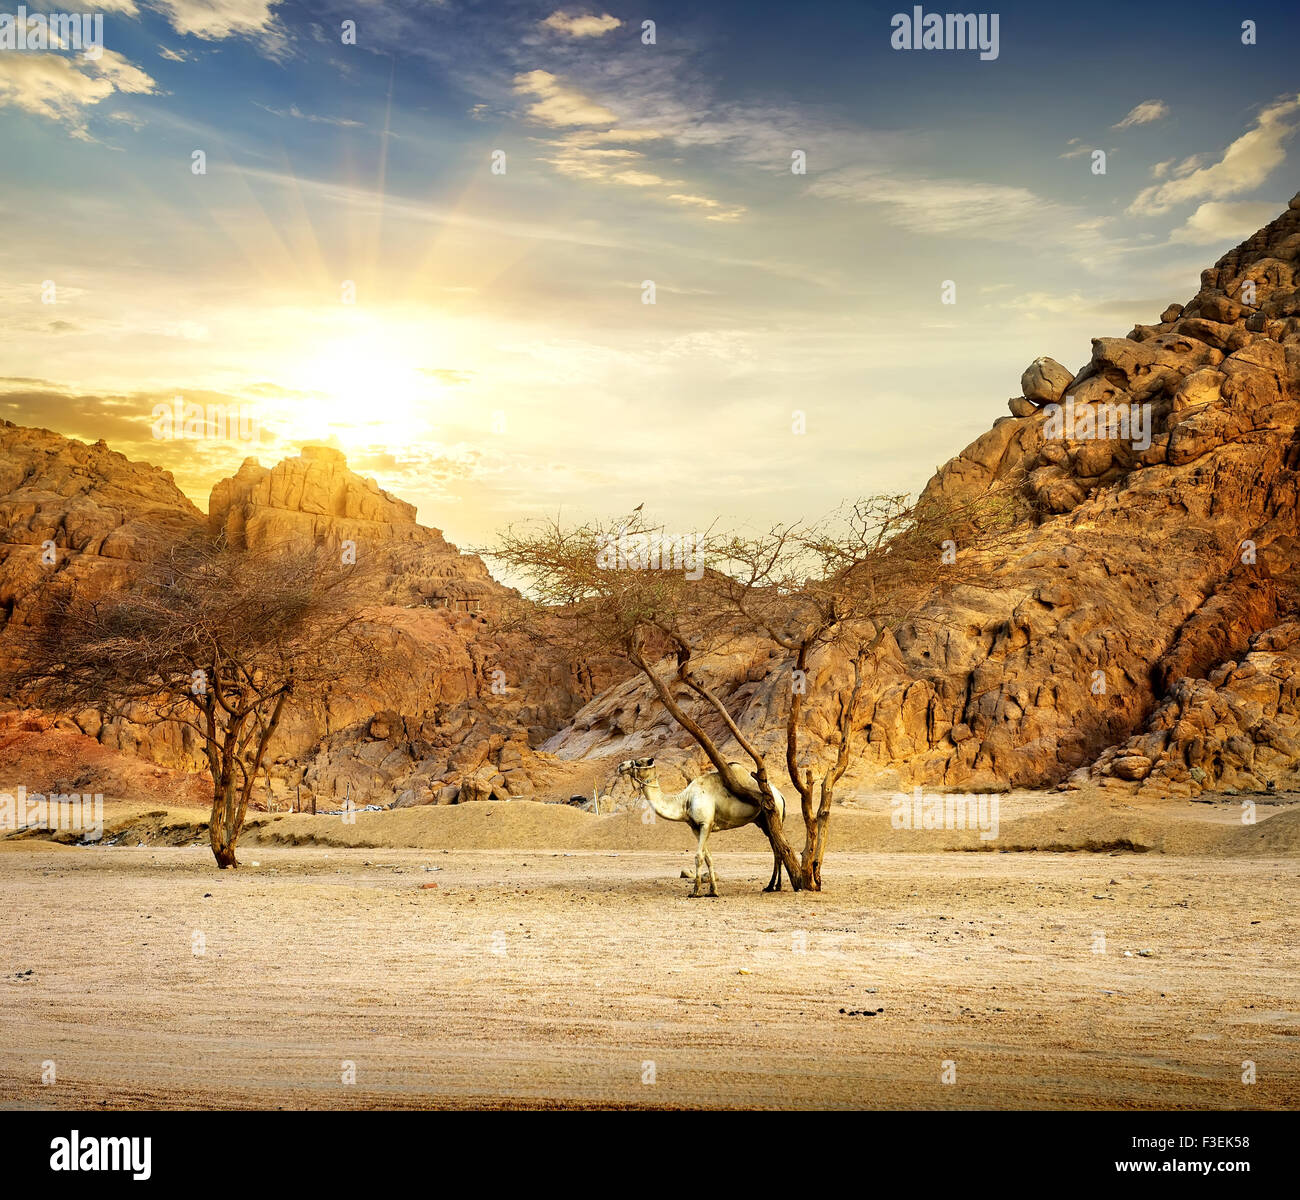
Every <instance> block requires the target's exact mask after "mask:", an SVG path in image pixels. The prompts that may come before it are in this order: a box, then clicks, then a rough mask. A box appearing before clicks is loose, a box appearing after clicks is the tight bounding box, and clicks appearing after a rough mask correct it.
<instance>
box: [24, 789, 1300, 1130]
mask: <svg viewBox="0 0 1300 1200" xmlns="http://www.w3.org/2000/svg"><path fill="white" fill-rule="evenodd" d="M1004 804H1006V805H1007V806H1008V807H1007V808H1004V812H1007V811H1011V813H1012V816H1011V817H1010V818H1009V819H1008V820H1006V821H1004V828H1003V836H1002V838H1001V839H1000V841H999V843H998V844H999V845H1000V846H1002V847H1006V846H1009V845H1015V844H1022V845H1025V846H1029V845H1035V844H1044V845H1045V844H1049V843H1051V842H1053V841H1055V843H1056V844H1057V845H1058V849H1057V850H1056V851H1054V852H1053V851H1048V850H1042V849H1038V850H1025V851H1024V852H1019V853H1014V852H1013V853H1008V852H997V851H993V852H985V853H977V852H963V851H960V850H949V851H943V850H942V849H938V848H937V847H938V846H941V845H944V844H960V843H963V842H964V840H965V839H966V838H967V837H968V836H969V835H965V834H950V835H945V834H936V833H930V834H926V833H923V832H918V833H901V832H897V831H893V830H890V828H889V823H888V812H887V807H886V806H884V804H883V801H882V800H881V799H880V798H878V797H877V798H867V799H865V800H863V801H860V802H859V804H857V805H855V806H852V807H849V808H846V809H845V811H843V812H842V813H841V812H837V813H836V817H835V822H834V823H833V824H832V846H831V852H830V854H829V856H828V858H827V863H826V869H825V879H826V891H824V892H823V893H821V894H818V895H810V894H800V895H796V894H792V893H790V892H785V893H782V894H780V895H764V894H762V893H761V892H760V890H759V889H760V888H761V887H762V885H763V883H764V882H765V881H766V879H767V876H768V873H769V869H770V861H771V860H770V857H769V855H768V852H767V851H766V849H765V846H764V843H763V841H762V839H761V837H760V835H758V834H757V833H756V832H755V831H754V830H752V829H747V830H741V831H736V832H734V833H731V834H724V835H718V836H717V837H716V839H715V843H714V845H715V858H716V860H717V864H718V872H719V876H720V880H721V890H722V896H721V897H720V898H719V899H713V900H710V899H699V900H691V899H688V898H687V897H686V892H687V890H688V887H689V884H688V883H687V882H686V881H685V880H683V879H681V878H680V877H679V876H680V872H681V869H682V868H683V867H685V866H687V865H689V863H690V861H691V854H690V849H691V839H690V835H689V832H688V831H687V830H686V829H685V828H684V827H682V826H670V825H667V824H665V823H663V822H660V823H658V824H651V825H647V824H644V823H642V821H641V820H640V818H639V816H638V815H637V814H635V813H633V814H616V815H611V816H602V817H597V816H594V815H592V814H590V813H584V812H581V811H578V810H576V809H571V808H566V807H560V806H546V805H537V804H477V805H465V806H457V807H453V808H420V809H411V810H404V811H396V812H391V813H387V812H386V813H363V814H360V815H358V817H357V818H356V822H355V824H351V825H349V824H345V823H344V822H343V821H342V819H341V818H338V817H326V816H318V817H315V818H312V817H307V816H281V817H262V818H259V820H258V823H257V824H255V825H254V826H253V827H252V828H250V830H249V831H248V832H247V834H246V835H245V838H244V840H243V842H242V843H241V857H242V860H243V862H244V866H243V868H242V869H241V870H239V871H238V872H224V873H221V872H217V871H216V870H215V868H214V865H213V862H212V858H211V855H210V853H209V851H208V849H207V847H206V845H205V844H202V843H201V842H200V841H198V839H199V838H200V837H201V835H202V828H201V824H200V822H201V821H202V813H201V812H199V811H198V810H195V809H172V810H168V809H161V808H158V807H156V806H148V805H139V804H136V805H129V804H119V805H111V804H110V806H109V808H110V814H109V821H108V828H109V833H108V839H109V840H112V841H114V843H115V844H113V845H108V846H101V847H93V848H92V847H81V846H73V845H61V844H56V843H53V842H51V841H48V840H45V839H36V838H32V837H11V838H7V839H2V840H0V885H2V886H3V894H4V901H5V906H6V909H7V914H8V916H7V920H6V925H5V928H6V934H5V937H4V939H3V949H2V950H0V975H2V978H0V998H2V1003H0V1010H2V1011H3V1018H0V1020H2V1023H3V1036H2V1037H0V1104H3V1105H5V1106H8V1107H105V1108H154V1107H187V1108H192V1107H202V1108H207V1107H215V1108H223V1107H266V1108H292V1109H301V1108H314V1109H336V1108H360V1107H390V1108H398V1107H401V1108H405V1107H427V1108H440V1107H463V1106H474V1107H521V1106H522V1107H536V1106H561V1105H562V1106H590V1107H633V1106H635V1107H680V1106H688V1105H689V1106H696V1105H700V1106H708V1107H774V1106H782V1107H788V1106H816V1107H843V1106H853V1107H915V1108H963V1107H977V1108H984V1107H995V1108H1018V1107H1029V1108H1055V1107H1066V1108H1181V1107H1195V1108H1224V1109H1231V1108H1256V1107H1267V1108H1277V1107H1293V1106H1296V1105H1297V1104H1300V1054H1298V1053H1297V1047H1298V1046H1300V1040H1298V1039H1300V951H1298V950H1297V945H1298V944H1300V937H1297V934H1300V916H1297V914H1298V913H1300V903H1297V901H1298V900H1300V896H1298V895H1297V893H1298V892H1300V871H1298V870H1297V863H1298V860H1297V858H1296V856H1295V851H1296V843H1297V834H1298V833H1300V807H1294V806H1292V805H1291V804H1290V803H1289V802H1281V803H1275V804H1272V805H1271V806H1269V807H1265V806H1261V810H1260V823H1259V824H1258V825H1256V826H1248V827H1243V826H1242V825H1241V824H1240V822H1239V819H1238V817H1237V815H1236V814H1237V811H1238V805H1239V802H1238V801H1235V800H1233V799H1224V800H1221V801H1220V802H1219V803H1217V804H1213V805H1186V804H1184V805H1179V806H1176V808H1174V809H1170V808H1169V807H1168V806H1166V808H1165V809H1164V810H1159V809H1151V810H1142V809H1137V808H1132V807H1129V806H1126V805H1123V804H1121V803H1119V802H1107V801H1106V799H1105V798H1104V797H1101V798H1098V797H1092V798H1091V801H1090V807H1088V808H1087V809H1086V815H1085V811H1084V810H1083V808H1082V806H1081V805H1079V803H1078V802H1077V801H1076V800H1072V799H1071V798H1070V797H1068V796H1066V797H1064V798H1063V797H1061V796H1059V795H1056V794H1046V795H1045V794H1027V795H1024V796H1020V797H1018V798H1017V797H1012V798H1007V799H1006V800H1005V801H1004ZM1066 830H1069V832H1068V833H1067V832H1065V831H1066ZM791 832H792V833H793V832H794V823H793V822H792V828H791ZM927 839H928V841H927ZM141 842H144V843H145V844H144V845H141V844H139V843H141ZM295 843H296V844H295ZM967 844H973V843H967ZM1082 844H1093V845H1096V846H1101V847H1103V848H1101V849H1094V850H1091V851H1088V850H1078V849H1067V848H1065V847H1067V846H1069V845H1082ZM1117 846H1122V847H1128V846H1134V847H1146V846H1149V847H1150V849H1147V850H1145V852H1144V850H1143V849H1128V848H1116V847H1117ZM1107 847H1109V848H1107ZM1099 936H1104V939H1105V940H1104V945H1103V944H1102V943H1101V942H1100V941H1099V940H1098V938H1099ZM26 972H30V974H26ZM1248 1060H1249V1061H1250V1062H1253V1063H1254V1064H1255V1071H1256V1079H1257V1081H1256V1082H1255V1083H1253V1084H1245V1083H1243V1082H1242V1072H1243V1066H1242V1064H1243V1062H1246V1061H1248ZM48 1062H53V1063H54V1076H55V1081H54V1082H53V1083H42V1072H43V1070H44V1071H45V1073H46V1074H47V1075H48V1068H47V1067H44V1066H43V1064H46V1063H48ZM945 1063H951V1064H955V1066H954V1067H952V1068H949V1069H948V1071H949V1074H950V1076H951V1077H952V1078H953V1079H954V1081H953V1082H950V1083H945V1082H943V1081H942V1077H943V1074H944V1072H945V1066H944V1064H945ZM348 1064H352V1067H351V1069H349V1066H348ZM954 1072H955V1073H954Z"/></svg>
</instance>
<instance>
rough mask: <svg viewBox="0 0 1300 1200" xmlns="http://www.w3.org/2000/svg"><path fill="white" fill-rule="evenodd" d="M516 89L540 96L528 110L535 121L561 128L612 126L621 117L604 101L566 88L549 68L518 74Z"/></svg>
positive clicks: (515, 80)
mask: <svg viewBox="0 0 1300 1200" xmlns="http://www.w3.org/2000/svg"><path fill="white" fill-rule="evenodd" d="M514 84H515V91H517V92H523V93H525V94H527V95H533V96H537V97H539V99H538V101H537V103H536V104H534V105H533V106H532V107H531V108H529V110H528V115H529V116H530V117H532V118H533V120H534V121H539V122H541V123H542V124H543V125H551V126H553V127H556V128H559V127H562V126H565V125H612V124H614V122H615V121H617V120H618V117H617V116H616V115H615V114H614V113H612V112H610V110H609V109H607V108H606V107H605V106H604V105H602V104H597V103H596V101H594V100H592V99H591V98H590V97H588V96H584V95H583V94H582V93H581V92H580V91H578V90H577V89H576V88H571V87H566V86H565V85H564V84H562V83H561V82H560V81H559V80H558V79H557V78H556V77H555V76H554V75H552V74H551V73H550V72H549V71H528V72H527V73H526V74H522V75H516V76H515V79H514Z"/></svg>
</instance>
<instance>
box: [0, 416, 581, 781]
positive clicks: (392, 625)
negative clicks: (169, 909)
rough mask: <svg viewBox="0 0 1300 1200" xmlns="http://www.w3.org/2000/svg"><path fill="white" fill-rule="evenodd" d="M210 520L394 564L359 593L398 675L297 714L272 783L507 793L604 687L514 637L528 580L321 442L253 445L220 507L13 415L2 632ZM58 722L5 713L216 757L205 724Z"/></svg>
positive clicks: (110, 743) (335, 694)
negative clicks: (504, 632) (497, 615)
mask: <svg viewBox="0 0 1300 1200" xmlns="http://www.w3.org/2000/svg"><path fill="white" fill-rule="evenodd" d="M205 528H206V530H207V532H208V533H209V534H210V535H212V536H225V537H226V538H227V539H229V541H230V542H231V543H232V544H233V545H235V546H237V547H254V548H262V547H275V546H283V545H288V544H290V543H292V542H294V541H298V540H306V541H308V542H311V543H313V544H318V545H327V546H331V547H335V548H340V549H341V548H342V547H343V545H344V543H345V542H348V541H350V542H352V543H353V544H354V548H355V552H356V554H357V556H358V561H360V560H362V559H363V558H365V557H367V556H370V557H372V558H373V559H374V560H375V561H377V562H378V563H379V570H378V571H377V572H375V573H374V574H373V575H371V576H368V578H372V579H374V581H375V582H374V584H373V585H372V587H371V589H370V591H369V592H368V593H367V594H365V595H362V596H359V597H358V604H359V606H360V607H362V608H363V609H364V612H365V618H366V622H367V626H368V628H369V630H370V635H371V637H372V639H373V642H374V645H375V650H376V654H377V656H378V657H379V660H380V661H381V662H382V663H383V666H384V670H383V672H382V677H381V680H380V682H379V683H378V684H377V685H374V684H370V685H367V686H366V687H365V688H364V689H362V688H361V687H360V686H359V685H357V684H356V683H355V681H350V680H349V679H347V678H346V677H341V678H340V679H339V680H338V681H336V683H335V685H334V687H333V688H332V691H331V695H330V697H329V700H328V703H326V704H325V705H323V706H316V707H304V706H299V707H297V708H293V709H291V710H290V711H288V712H287V713H286V716H285V719H284V722H283V726H282V733H281V735H280V737H279V738H278V739H277V742H276V745H275V749H274V758H273V761H272V762H270V763H269V764H268V767H269V770H268V776H269V779H270V789H271V791H270V794H264V795H263V799H264V800H270V801H271V802H272V803H275V802H277V800H278V801H280V802H284V801H285V800H286V799H287V798H292V799H294V800H296V799H297V798H298V796H299V794H300V789H301V792H302V794H303V795H304V796H306V797H310V796H311V795H313V794H318V795H319V797H320V798H323V799H324V800H325V802H326V803H332V802H333V801H334V800H336V799H337V798H338V797H341V796H343V795H345V794H349V795H351V796H352V798H353V799H354V800H356V801H357V802H358V803H368V802H371V801H380V802H383V803H385V804H387V803H389V802H391V800H392V799H393V797H398V798H399V799H400V800H401V801H402V802H403V803H432V802H439V801H440V802H443V803H447V802H451V801H454V800H456V799H459V798H460V794H461V789H462V784H464V785H465V795H466V798H469V797H470V796H474V797H478V796H485V797H486V796H493V795H495V796H496V797H498V798H504V797H507V796H512V795H532V794H534V792H535V791H536V790H537V786H539V785H541V784H544V783H546V781H547V780H548V778H549V774H550V772H549V769H548V768H547V766H546V765H545V764H544V763H542V762H541V761H540V760H539V759H538V758H537V756H536V755H535V754H534V752H533V750H534V747H535V746H537V745H538V744H539V743H540V742H541V741H543V740H544V739H545V738H546V737H547V736H548V735H549V734H551V733H553V732H554V730H555V729H556V728H558V727H559V725H560V724H561V723H562V722H563V721H564V720H565V719H567V718H568V717H569V716H571V715H572V713H573V712H574V711H575V710H576V709H577V708H578V707H579V705H580V704H581V703H582V702H583V701H584V700H585V699H588V698H589V697H590V695H591V690H590V688H591V686H592V685H591V683H590V682H589V681H587V682H582V683H580V682H579V681H578V680H577V679H576V678H574V677H573V676H571V674H570V672H569V671H568V669H567V668H566V667H563V666H559V665H556V664H552V663H550V662H548V661H547V660H546V659H545V657H544V656H539V655H538V654H537V653H536V652H535V650H533V649H532V648H529V647H525V646H524V645H523V644H522V643H521V642H520V641H519V640H518V639H515V640H514V641H512V640H511V639H510V638H508V637H504V638H503V637H502V636H499V635H498V634H497V633H496V632H495V631H494V630H493V628H492V625H491V622H490V621H489V619H488V614H489V613H490V612H492V611H493V609H494V606H496V605H497V604H499V603H500V602H502V601H504V600H505V599H506V598H508V597H509V596H511V595H512V594H513V593H511V592H510V590H509V589H507V588H505V587H503V586H502V585H500V584H499V583H497V582H496V581H495V580H494V579H493V578H492V577H491V575H490V574H489V572H488V570H487V568H486V566H484V564H483V562H482V560H481V559H479V558H478V557H477V556H475V555H466V554H461V553H460V552H459V551H458V550H457V548H456V547H455V546H453V545H451V544H450V543H449V542H447V541H446V539H445V538H444V537H443V535H442V533H441V532H440V531H439V530H437V529H431V528H427V527H425V526H422V525H419V524H418V523H417V522H416V519H415V508H414V506H413V505H411V504H408V503H406V502H405V501H402V500H399V499H397V498H395V497H393V496H390V495H389V494H388V493H386V492H384V491H383V490H382V489H381V488H379V486H378V485H377V484H376V483H375V481H374V480H372V479H367V478H364V477H362V476H360V475H357V474H356V473H355V472H353V471H351V470H349V469H348V466H347V463H346V460H345V458H344V456H343V455H342V454H341V453H340V452H339V451H337V450H334V449H331V448H328V447H320V446H308V447H305V448H304V449H303V451H302V453H301V454H300V455H299V456H298V457H295V458H290V459H286V460H285V461H283V462H281V463H278V464H276V465H275V466H273V467H271V468H266V467H263V466H261V465H260V464H259V463H258V462H257V461H256V460H254V459H249V460H247V461H246V462H245V463H244V464H243V465H242V466H241V468H240V469H239V471H238V472H237V473H236V474H235V475H234V476H233V477H231V478H229V479H224V480H222V481H220V482H219V483H218V484H217V485H216V486H215V487H214V488H213V489H212V495H211V500H210V503H209V508H208V514H207V517H206V519H205V517H204V515H203V514H202V513H200V512H199V510H198V509H197V508H195V506H194V505H193V504H191V503H190V502H189V500H187V499H186V498H185V497H184V496H183V495H182V494H181V492H180V491H179V490H178V489H177V488H176V486H175V484H174V483H173V481H172V478H171V476H170V475H169V474H168V473H167V472H165V471H160V470H158V469H157V468H155V467H151V466H148V465H147V464H143V463H134V462H130V461H129V460H127V459H126V458H124V457H123V456H122V455H121V454H117V453H115V452H113V451H111V450H109V449H108V448H107V447H106V446H104V445H103V444H102V443H100V444H97V445H95V446H87V445H85V444H84V443H81V442H78V441H75V440H73V439H70V438H64V437H61V436H59V435H58V434H54V433H50V432H49V431H47V430H34V429H24V428H21V427H18V426H15V425H12V424H9V423H4V424H3V425H0V605H2V606H3V607H0V647H2V646H3V645H4V634H5V631H6V630H7V629H8V628H9V627H10V625H11V623H14V622H16V623H22V622H24V621H25V620H28V619H31V618H32V617H34V616H35V615H37V614H38V613H39V611H40V606H41V605H42V604H47V603H48V602H49V600H50V598H51V596H52V594H53V589H55V588H59V587H76V588H78V589H84V588H93V589H97V590H107V589H111V588H114V587H120V586H124V585H126V584H128V583H129V582H130V579H131V574H132V571H133V570H134V569H137V568H138V567H139V566H140V565H141V564H143V563H146V562H148V561H150V560H151V559H152V558H153V556H154V555H156V554H157V553H158V552H159V550H160V549H161V548H162V547H164V546H166V545H167V544H168V543H169V542H170V541H171V540H172V539H174V538H176V537H178V536H182V535H185V534H195V533H201V532H202V531H203V530H204V529H205ZM584 689H585V690H584ZM59 724H60V726H61V728H51V726H50V724H49V722H48V721H42V720H40V719H39V718H38V717H37V716H36V715H34V714H30V713H11V714H9V716H8V718H6V719H3V720H0V727H8V728H10V729H14V730H22V731H23V732H24V734H25V735H26V736H27V738H28V742H30V741H31V738H32V737H33V736H36V735H38V734H48V735H49V736H50V737H51V738H52V739H54V738H55V737H56V735H58V734H59V733H63V734H67V735H73V736H83V735H84V736H90V737H93V738H95V739H96V740H97V741H98V742H99V743H100V744H101V745H102V746H104V747H105V748H107V749H108V750H111V751H115V752H119V753H123V754H126V755H128V756H133V757H137V758H143V759H146V760H148V761H151V762H153V763H157V764H162V765H165V766H167V767H178V768H183V769H190V770H197V769H199V768H200V766H201V760H200V757H199V746H198V743H197V739H196V738H195V736H194V735H193V733H192V732H191V731H189V730H184V729H180V728H177V727H173V726H150V725H145V724H141V723H137V722H132V721H127V720H112V721H107V722H106V721H103V720H102V719H101V717H100V716H99V715H98V714H96V713H95V712H93V711H86V712H83V713H78V714H76V715H75V718H73V719H70V720H69V719H65V720H63V721H62V722H60V723H59ZM0 731H2V730H0ZM53 745H54V742H53V741H51V748H53ZM55 760H57V761H62V759H61V758H60V757H59V756H57V755H56V756H55ZM526 766H527V767H531V774H530V773H529V770H527V769H526ZM534 777H536V781H535V779H534ZM560 790H563V788H562V787H561V788H560Z"/></svg>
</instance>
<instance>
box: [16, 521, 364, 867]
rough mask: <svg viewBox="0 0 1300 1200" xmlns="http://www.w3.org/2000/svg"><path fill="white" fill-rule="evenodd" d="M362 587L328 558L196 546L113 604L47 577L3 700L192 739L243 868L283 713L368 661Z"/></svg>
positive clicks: (228, 862)
mask: <svg viewBox="0 0 1300 1200" xmlns="http://www.w3.org/2000/svg"><path fill="white" fill-rule="evenodd" d="M360 577H361V576H360V573H359V572H358V569H357V568H356V567H355V566H347V565H344V564H343V563H342V562H341V561H340V558H339V555H338V554H337V553H335V552H332V551H330V550H327V549H324V548H319V549H318V548H315V547H310V546H305V545H303V546H291V547H288V548H277V549H276V550H274V551H262V550H258V551H253V550H233V549H231V548H229V547H228V546H227V545H225V544H224V542H221V541H216V542H214V541H210V540H208V539H206V538H193V539H189V540H183V541H181V542H177V543H175V544H173V545H172V546H171V547H170V548H169V549H168V550H167V551H166V552H165V553H163V554H162V555H160V556H159V557H158V558H157V560H156V561H155V562H154V563H152V564H150V565H149V566H147V567H145V568H144V569H143V570H142V571H141V573H140V574H139V575H138V576H137V577H136V578H135V579H134V580H133V581H132V583H131V584H130V585H129V586H127V587H124V588H120V589H116V590H113V591H110V592H108V593H106V594H101V595H91V594H88V593H87V591H86V590H85V589H77V588H73V589H70V590H69V589H65V588H59V587H57V586H54V581H51V586H52V595H51V602H50V603H49V605H48V606H47V609H46V614H45V616H44V618H43V619H42V620H40V621H39V622H38V623H36V624H35V625H33V626H32V627H30V628H29V629H27V630H25V631H24V635H23V636H22V637H21V638H20V640H19V642H18V645H17V646H16V647H15V650H16V654H15V659H16V663H17V665H16V666H15V667H14V668H13V669H12V670H11V672H10V673H9V678H8V680H7V681H6V683H7V685H8V686H7V687H6V690H7V691H9V692H10V693H11V694H12V695H14V696H15V697H16V698H18V699H19V700H20V701H22V702H23V703H28V704H33V705H36V706H39V707H41V708H45V709H49V710H52V711H57V712H68V713H76V712H79V711H84V710H86V709H96V710H98V711H100V712H102V713H104V714H105V715H106V716H109V717H126V718H129V719H130V720H131V721H134V722H136V723H139V724H150V725H156V724H171V725H175V726H177V727H179V728H182V729H186V730H191V731H193V733H194V734H196V735H197V738H198V744H199V746H200V747H201V752H202V755H203V759H204V762H205V764H206V767H207V770H208V774H209V775H210V776H211V778H212V811H211V816H210V819H209V822H208V836H209V840H210V842H211V845H212V853H213V856H214V857H215V859H216V861H217V865H218V866H219V867H221V868H223V869H224V868H233V867H237V866H238V865H239V862H238V860H237V858H236V857H235V844H236V842H237V841H238V839H239V835H240V833H241V832H242V830H243V827H244V819H245V816H246V814H247V812H248V803H249V799H250V797H251V795H252V792H253V786H254V783H255V781H256V777H257V772H258V771H259V770H260V769H261V767H262V764H263V761H264V759H265V756H266V752H267V748H268V747H269V745H270V744H271V741H272V739H273V737H274V736H275V733H276V730H277V729H278V728H279V727H280V724H281V721H282V718H283V717H284V714H285V708H286V705H288V704H290V703H291V702H297V703H304V704H305V703H310V702H312V701H314V700H317V699H320V698H321V696H322V695H323V693H324V690H325V688H326V686H327V684H328V683H329V681H331V680H332V679H335V678H337V677H338V676H339V675H340V674H341V673H343V672H345V671H348V672H355V671H356V670H357V669H358V668H359V667H361V666H362V665H363V664H365V663H366V662H368V661H369V660H370V658H371V657H372V656H371V655H368V654H367V653H366V643H365V640H364V636H363V627H362V625H361V623H360V617H359V612H358V607H357V604H356V592H357V589H356V585H357V582H358V580H359V578H360Z"/></svg>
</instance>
